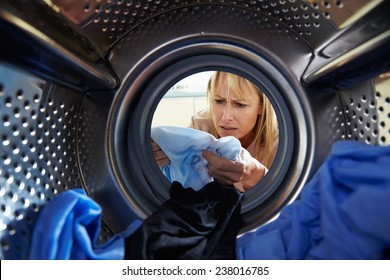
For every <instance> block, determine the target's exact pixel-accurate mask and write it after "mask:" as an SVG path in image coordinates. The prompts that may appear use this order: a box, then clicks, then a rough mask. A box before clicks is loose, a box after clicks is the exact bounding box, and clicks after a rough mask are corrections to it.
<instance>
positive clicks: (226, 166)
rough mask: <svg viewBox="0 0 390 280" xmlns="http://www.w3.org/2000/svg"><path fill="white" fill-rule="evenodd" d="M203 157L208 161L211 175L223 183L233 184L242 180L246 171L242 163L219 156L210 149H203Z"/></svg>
mask: <svg viewBox="0 0 390 280" xmlns="http://www.w3.org/2000/svg"><path fill="white" fill-rule="evenodd" d="M203 157H204V158H205V159H206V160H207V162H208V171H209V175H210V176H212V177H214V178H215V179H217V180H218V181H220V182H221V183H224V184H229V185H232V184H233V183H235V182H239V181H240V180H241V178H242V176H243V173H244V165H243V164H242V163H240V162H238V161H233V160H229V159H226V158H223V157H220V156H217V155H215V154H214V153H212V152H210V151H203Z"/></svg>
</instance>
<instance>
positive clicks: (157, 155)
mask: <svg viewBox="0 0 390 280" xmlns="http://www.w3.org/2000/svg"><path fill="white" fill-rule="evenodd" d="M152 150H153V155H154V159H155V160H156V162H157V164H158V166H159V167H162V166H164V165H167V164H169V158H168V157H167V155H166V154H165V153H164V152H163V150H161V148H160V146H159V145H157V143H156V142H154V141H152Z"/></svg>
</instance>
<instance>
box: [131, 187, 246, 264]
mask: <svg viewBox="0 0 390 280" xmlns="http://www.w3.org/2000/svg"><path fill="white" fill-rule="evenodd" d="M242 197H243V194H242V193H240V192H239V191H238V190H236V189H234V188H233V187H232V188H229V187H226V186H221V185H220V184H219V183H218V182H211V183H208V184H207V185H206V186H204V187H203V188H202V189H201V190H199V191H195V190H193V189H192V188H183V186H182V185H181V184H180V183H179V182H176V181H174V182H173V183H172V185H171V187H170V199H168V200H167V201H166V202H165V203H163V204H162V205H161V206H160V207H159V208H158V210H157V211H156V212H155V213H153V214H152V215H150V216H149V217H148V218H146V219H145V220H144V222H143V223H142V225H141V226H140V227H139V228H138V229H137V230H136V231H135V232H134V233H133V234H132V235H130V236H129V237H127V238H126V241H125V244H126V245H125V259H142V260H156V259H187V260H188V259H195V260H200V259H236V253H235V249H236V238H237V234H238V231H239V229H240V227H241V215H240V211H241V198H242Z"/></svg>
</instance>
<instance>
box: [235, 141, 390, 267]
mask: <svg viewBox="0 0 390 280" xmlns="http://www.w3.org/2000/svg"><path fill="white" fill-rule="evenodd" d="M389 166H390V147H380V146H370V145H365V144H363V143H359V142H352V141H341V142H337V143H335V144H334V145H333V147H332V150H331V153H330V155H329V156H328V158H327V159H326V161H325V162H324V164H323V165H322V166H321V167H320V169H319V170H318V172H317V173H316V174H315V175H314V176H313V178H312V179H311V180H310V181H309V183H308V184H307V185H306V186H305V187H304V188H303V190H302V193H301V196H300V198H299V199H298V200H296V201H295V202H293V203H291V204H290V205H288V206H286V207H285V208H284V209H283V210H282V212H281V214H280V216H279V217H278V218H277V219H276V220H274V221H272V222H270V223H269V224H266V225H264V226H262V227H260V228H259V229H258V230H256V231H254V232H249V233H246V234H245V235H243V236H242V237H240V238H239V239H238V241H237V256H238V258H239V259H337V260H340V259H364V260H366V259H380V258H388V257H389V256H388V255H387V256H386V255H385V253H384V252H386V251H387V252H388V250H389V248H390V219H389V216H390V203H389V201H390V172H389V171H390V169H389Z"/></svg>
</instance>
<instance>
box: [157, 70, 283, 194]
mask: <svg viewBox="0 0 390 280" xmlns="http://www.w3.org/2000/svg"><path fill="white" fill-rule="evenodd" d="M207 99H208V102H209V108H208V109H206V110H202V111H200V112H198V113H197V114H195V115H194V116H193V117H192V120H191V124H190V127H191V128H195V129H199V130H202V131H205V132H209V133H211V134H212V135H214V137H216V138H220V137H224V136H234V137H236V138H237V139H238V140H239V141H240V142H241V146H242V147H243V148H244V149H243V152H242V154H241V160H240V161H231V160H228V159H226V158H222V157H219V156H217V155H215V154H213V153H212V152H210V151H204V152H203V156H204V158H205V159H206V160H207V161H208V171H209V174H210V175H211V176H212V177H214V178H215V179H216V180H218V181H219V182H221V183H223V184H228V185H234V186H235V187H236V188H237V189H239V190H241V191H245V190H248V189H250V188H252V187H253V186H255V185H256V184H257V183H258V182H260V181H261V179H262V178H263V177H264V176H265V174H266V173H267V172H268V169H269V168H270V167H271V165H272V162H273V160H274V158H275V154H276V150H277V146H278V126H277V120H276V115H275V112H274V110H273V108H272V105H271V104H270V102H269V101H268V99H267V98H266V97H265V95H264V93H262V92H261V91H260V90H259V89H258V88H257V87H256V86H255V85H254V84H253V83H251V82H250V81H248V80H247V79H245V78H243V77H241V76H238V75H236V74H232V73H228V72H215V73H214V74H213V75H212V76H211V78H210V80H209V83H208V88H207ZM153 150H154V152H155V158H156V160H157V162H158V163H159V165H160V166H161V165H164V164H167V163H168V162H169V159H167V158H166V156H165V155H164V153H163V152H162V151H161V150H159V147H158V146H157V145H156V144H155V143H153Z"/></svg>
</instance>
